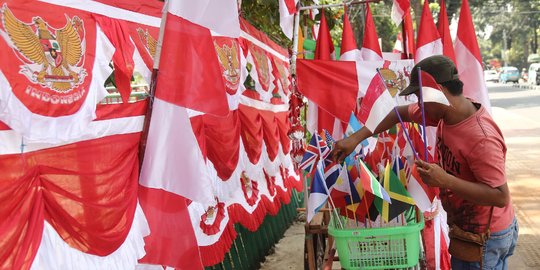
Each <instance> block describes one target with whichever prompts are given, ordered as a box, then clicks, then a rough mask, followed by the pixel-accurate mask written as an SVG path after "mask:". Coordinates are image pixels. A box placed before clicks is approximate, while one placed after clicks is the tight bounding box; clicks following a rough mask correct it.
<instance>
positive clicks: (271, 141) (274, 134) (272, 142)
mask: <svg viewBox="0 0 540 270" xmlns="http://www.w3.org/2000/svg"><path fill="white" fill-rule="evenodd" d="M259 114H260V115H261V118H262V122H263V131H264V133H263V139H264V143H265V145H266V152H268V157H269V158H270V161H274V160H275V159H276V157H277V155H278V152H279V130H278V126H277V121H276V119H275V117H274V113H273V112H271V111H262V110H261V111H259Z"/></svg>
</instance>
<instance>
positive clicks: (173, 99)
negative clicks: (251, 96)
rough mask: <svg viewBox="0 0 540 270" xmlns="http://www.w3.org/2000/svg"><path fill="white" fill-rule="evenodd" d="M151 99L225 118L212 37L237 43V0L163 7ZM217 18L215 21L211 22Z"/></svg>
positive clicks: (181, 2)
mask: <svg viewBox="0 0 540 270" xmlns="http://www.w3.org/2000/svg"><path fill="white" fill-rule="evenodd" d="M168 7H169V8H168V12H167V19H166V24H165V30H164V36H163V47H162V51H161V59H167V61H161V62H160V65H159V76H158V79H157V86H158V88H159V89H166V90H161V91H159V89H158V90H156V95H157V93H158V92H160V99H162V100H164V101H167V102H170V103H173V104H175V105H178V106H183V107H187V108H190V109H194V110H197V111H201V112H205V113H210V114H214V115H219V116H225V115H227V114H228V113H229V105H228V102H227V95H226V92H225V91H226V86H225V84H224V83H223V80H216V78H221V76H222V75H221V68H220V64H219V60H218V56H217V54H216V50H215V48H214V42H213V40H212V35H211V32H213V33H216V35H221V36H227V37H231V38H237V37H239V36H240V22H239V19H238V7H237V2H236V0H204V1H188V0H179V1H171V2H170V3H169V5H168ZM216 18H219V20H218V19H216Z"/></svg>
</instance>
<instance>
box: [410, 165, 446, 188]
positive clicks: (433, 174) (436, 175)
mask: <svg viewBox="0 0 540 270" xmlns="http://www.w3.org/2000/svg"><path fill="white" fill-rule="evenodd" d="M414 163H415V164H416V170H417V171H418V174H420V177H422V181H424V183H426V184H427V185H428V186H430V187H440V188H448V187H449V184H450V183H449V177H447V176H448V173H446V172H445V171H444V170H443V168H441V167H440V166H439V165H437V164H435V163H428V162H425V161H423V160H420V159H417V160H416V161H415V162H414Z"/></svg>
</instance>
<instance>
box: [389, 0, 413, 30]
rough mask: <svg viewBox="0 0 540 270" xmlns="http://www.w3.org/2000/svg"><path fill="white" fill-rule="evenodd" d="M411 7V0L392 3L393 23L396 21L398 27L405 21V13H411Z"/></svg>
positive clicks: (396, 0) (395, 0) (398, 0)
mask: <svg viewBox="0 0 540 270" xmlns="http://www.w3.org/2000/svg"><path fill="white" fill-rule="evenodd" d="M410 7H411V3H410V2H409V0H394V1H393V2H392V15H391V16H392V21H394V23H395V24H396V25H399V24H400V23H401V21H402V20H403V16H405V13H407V12H409V8H410Z"/></svg>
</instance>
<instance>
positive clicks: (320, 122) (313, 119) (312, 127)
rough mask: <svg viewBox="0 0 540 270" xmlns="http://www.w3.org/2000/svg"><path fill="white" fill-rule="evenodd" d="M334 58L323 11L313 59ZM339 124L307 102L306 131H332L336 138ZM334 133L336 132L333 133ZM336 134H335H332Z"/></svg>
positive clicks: (310, 102)
mask: <svg viewBox="0 0 540 270" xmlns="http://www.w3.org/2000/svg"><path fill="white" fill-rule="evenodd" d="M334 57H335V51H334V44H333V43H332V37H331V36H330V30H329V29H328V24H327V23H326V16H325V15H324V10H322V13H321V23H320V27H319V34H318V39H317V45H316V47H315V55H314V59H317V60H332V59H334ZM339 126H340V125H339V124H337V125H336V121H335V118H334V117H333V116H332V115H330V114H329V113H328V112H326V111H324V110H320V109H319V108H318V107H317V104H315V103H313V102H312V101H308V114H307V129H308V130H309V131H310V132H311V133H315V132H319V131H322V130H323V129H326V130H332V135H335V137H336V138H341V136H339V134H338V133H339ZM334 131H336V132H334ZM334 133H336V134H334Z"/></svg>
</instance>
